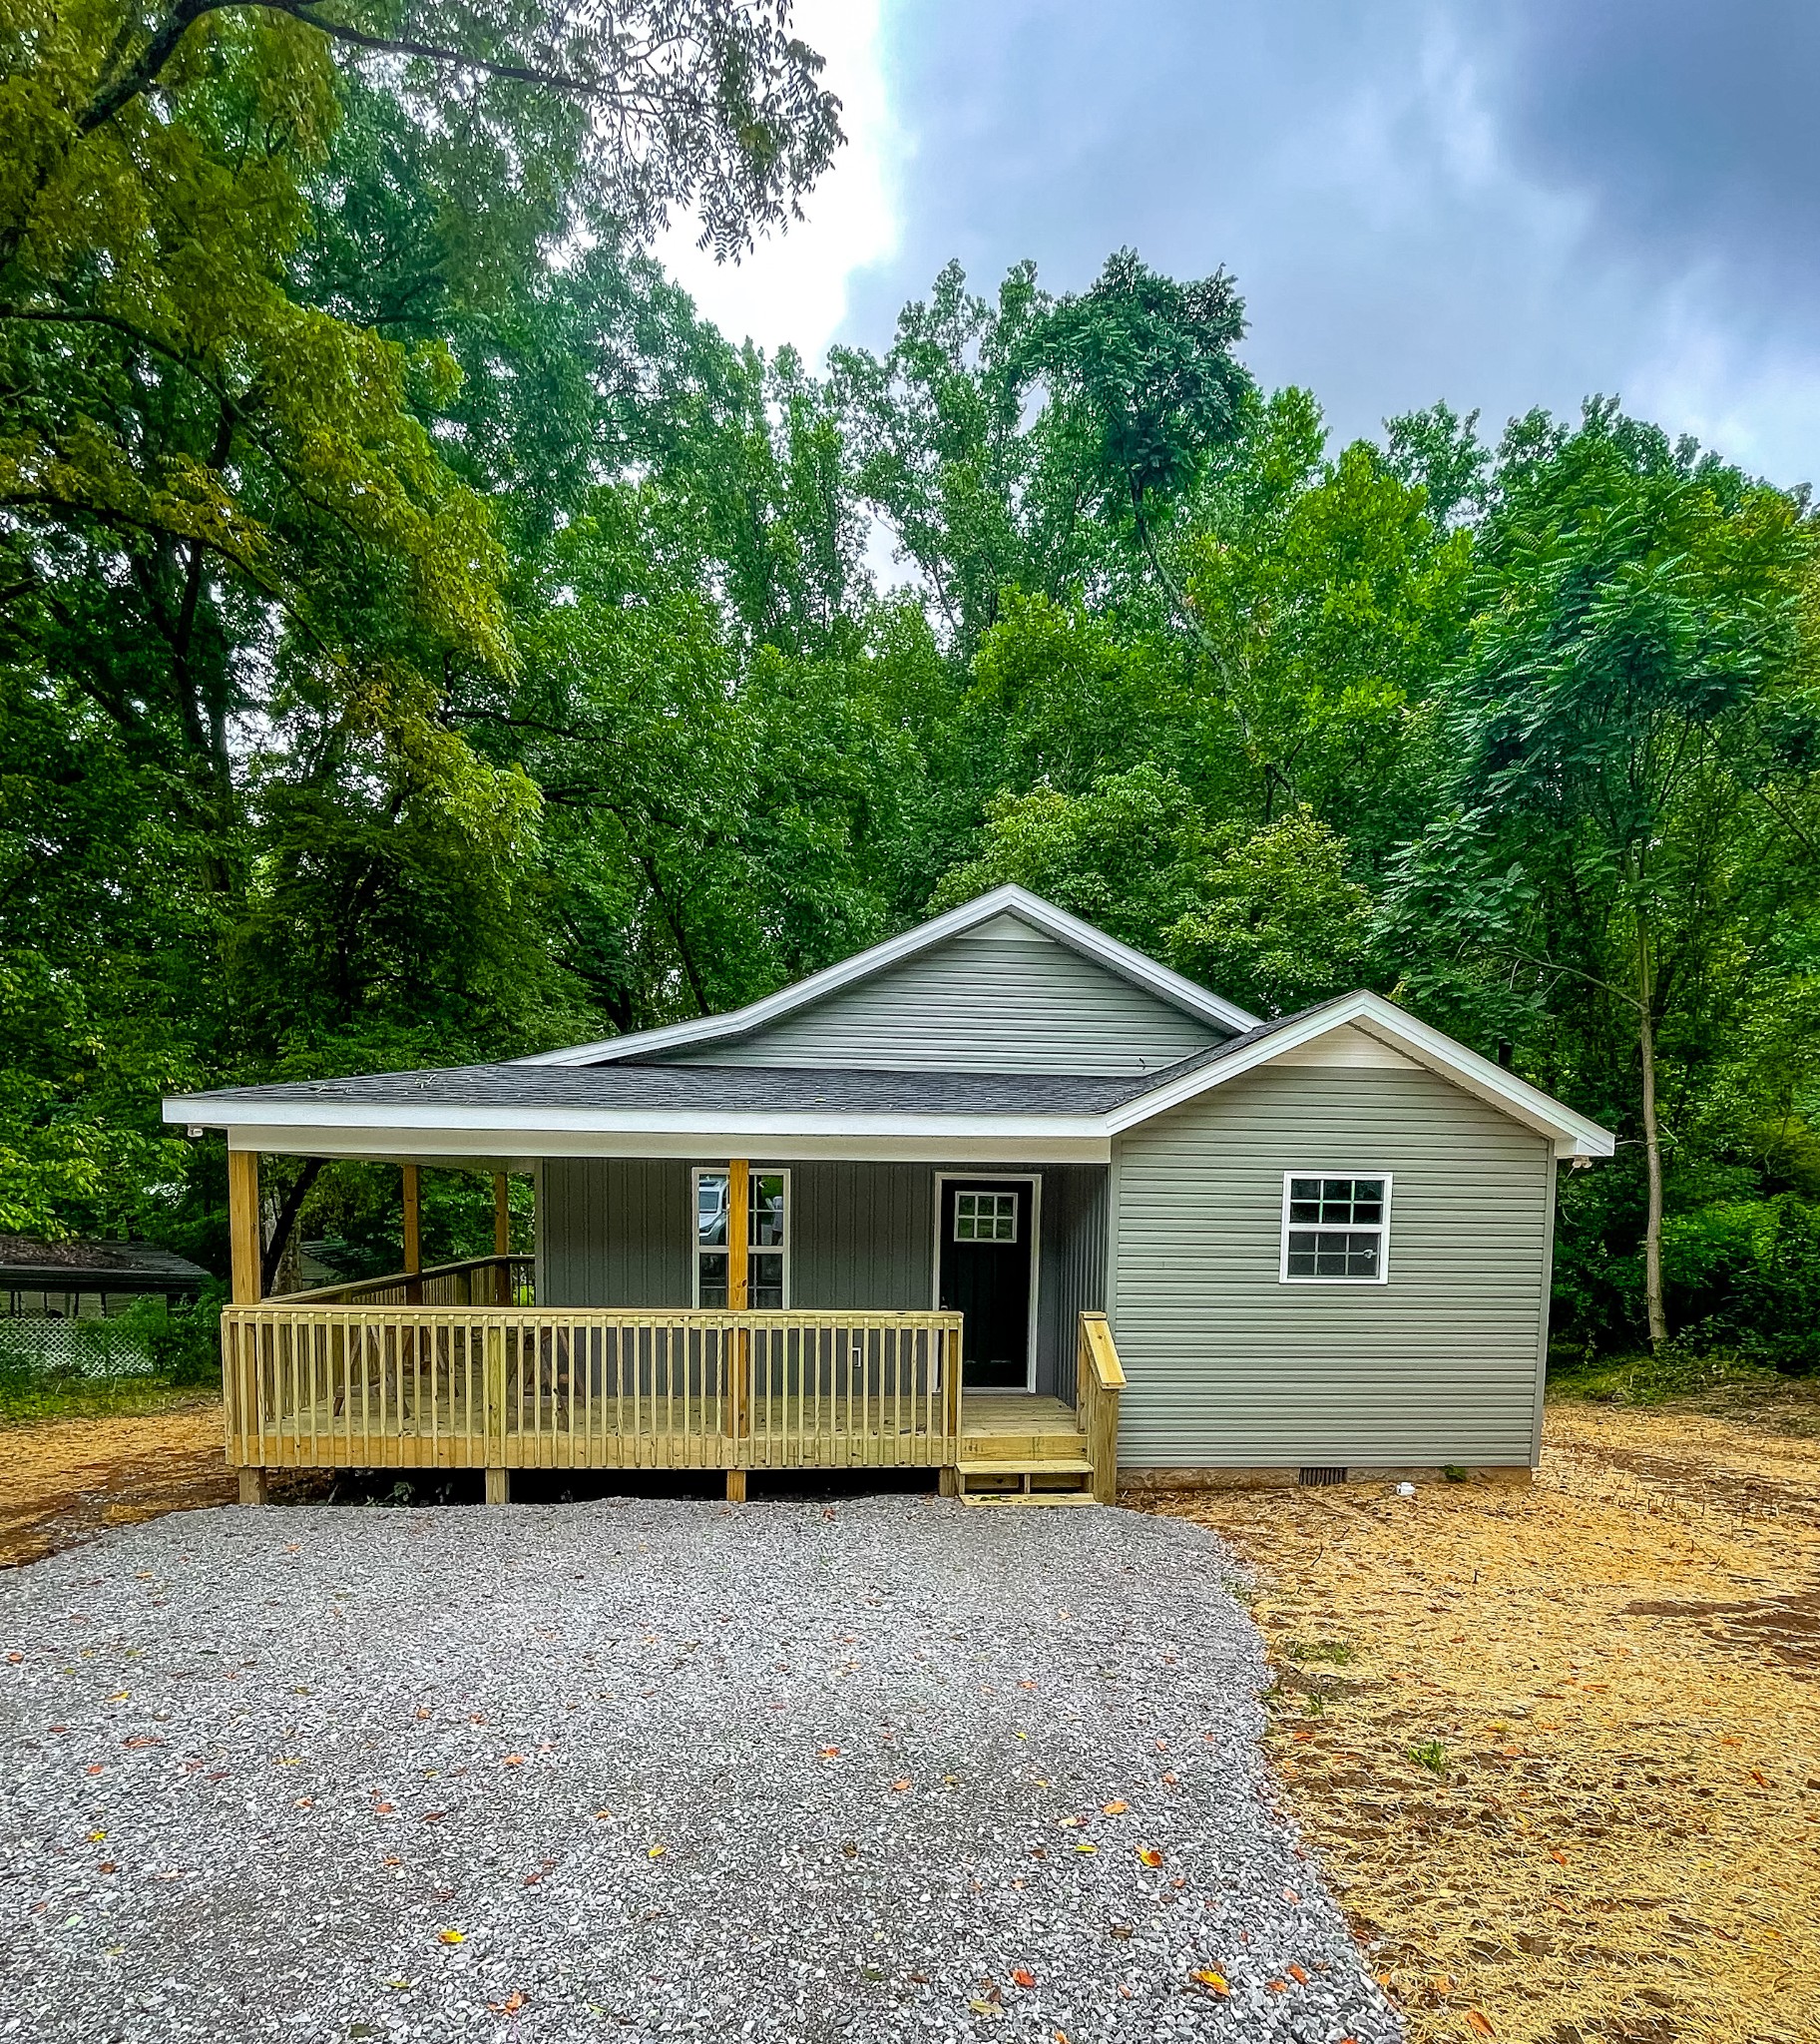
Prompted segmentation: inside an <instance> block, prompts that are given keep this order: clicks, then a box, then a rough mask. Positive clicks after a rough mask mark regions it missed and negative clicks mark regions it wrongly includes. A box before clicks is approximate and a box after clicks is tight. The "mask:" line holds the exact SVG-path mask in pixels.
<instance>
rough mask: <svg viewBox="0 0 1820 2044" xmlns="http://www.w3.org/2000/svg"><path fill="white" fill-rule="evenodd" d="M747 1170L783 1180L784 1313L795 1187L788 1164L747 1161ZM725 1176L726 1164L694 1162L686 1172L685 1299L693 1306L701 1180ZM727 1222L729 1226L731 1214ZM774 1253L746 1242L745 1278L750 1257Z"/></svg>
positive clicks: (697, 1283)
mask: <svg viewBox="0 0 1820 2044" xmlns="http://www.w3.org/2000/svg"><path fill="white" fill-rule="evenodd" d="M729 1161H730V1160H729ZM746 1171H747V1173H748V1175H749V1176H750V1177H752V1178H781V1179H782V1180H783V1243H782V1245H781V1247H782V1250H783V1305H782V1308H781V1309H782V1310H783V1311H785V1312H787V1311H788V1310H789V1304H790V1240H791V1238H792V1236H793V1235H794V1234H795V1232H796V1223H795V1206H796V1189H795V1187H794V1186H793V1185H792V1184H791V1183H790V1168H789V1166H788V1165H787V1164H770V1163H765V1164H757V1163H750V1162H748V1163H747V1165H746ZM726 1176H727V1165H725V1164H697V1165H696V1166H695V1167H694V1169H693V1170H692V1171H691V1172H690V1173H689V1174H688V1231H689V1242H688V1256H689V1273H688V1302H689V1304H690V1305H693V1306H698V1305H699V1304H700V1303H701V1257H702V1244H701V1237H700V1233H699V1230H700V1217H701V1181H702V1180H703V1179H704V1178H710V1177H711V1178H725V1177H726ZM748 1204H749V1202H748ZM728 1225H729V1226H730V1225H731V1221H730V1216H729V1221H728ZM710 1247H711V1245H710ZM776 1254H777V1251H776V1250H774V1249H765V1250H753V1249H752V1247H751V1245H750V1244H749V1243H748V1244H747V1245H746V1257H747V1260H748V1261H747V1266H746V1275H747V1279H748V1281H749V1279H750V1275H751V1266H750V1261H749V1260H750V1259H751V1258H752V1257H753V1256H761V1257H774V1256H775V1255H776Z"/></svg>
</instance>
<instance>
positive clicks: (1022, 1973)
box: [1011, 1966, 1037, 1987]
mask: <svg viewBox="0 0 1820 2044" xmlns="http://www.w3.org/2000/svg"><path fill="white" fill-rule="evenodd" d="M1011 1977H1012V1978H1013V1979H1014V1980H1015V1981H1016V1982H1017V1983H1018V1985H1019V1986H1020V1987H1034V1986H1035V1985H1036V1984H1037V1976H1036V1975H1035V1974H1034V1973H1033V1972H1032V1971H1031V1970H1030V1968H1029V1967H1028V1966H1013V1967H1012V1969H1011Z"/></svg>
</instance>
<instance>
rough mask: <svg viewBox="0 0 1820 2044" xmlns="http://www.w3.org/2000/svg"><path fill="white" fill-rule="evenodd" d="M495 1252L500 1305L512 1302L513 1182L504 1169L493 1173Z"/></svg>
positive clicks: (497, 1299) (495, 1297)
mask: <svg viewBox="0 0 1820 2044" xmlns="http://www.w3.org/2000/svg"><path fill="white" fill-rule="evenodd" d="M493 1254H494V1255H495V1256H496V1257H497V1258H498V1259H499V1268H498V1270H497V1271H496V1272H495V1273H494V1285H493V1297H494V1300H495V1302H496V1303H497V1304H499V1305H510V1304H511V1303H512V1182H511V1180H510V1179H508V1178H507V1176H506V1174H505V1173H504V1172H503V1171H496V1172H495V1173H494V1174H493Z"/></svg>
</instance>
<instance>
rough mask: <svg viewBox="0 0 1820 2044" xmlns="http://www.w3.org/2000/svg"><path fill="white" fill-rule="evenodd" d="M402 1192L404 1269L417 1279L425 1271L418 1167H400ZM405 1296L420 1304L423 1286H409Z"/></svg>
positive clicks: (406, 1287) (412, 1303)
mask: <svg viewBox="0 0 1820 2044" xmlns="http://www.w3.org/2000/svg"><path fill="white" fill-rule="evenodd" d="M398 1175H399V1178H400V1181H401V1187H400V1190H401V1191H402V1193H403V1196H404V1268H405V1273H406V1275H407V1276H408V1277H412V1278H414V1277H416V1276H417V1274H418V1273H419V1272H420V1271H421V1270H422V1269H423V1210H422V1208H421V1206H420V1204H419V1202H418V1196H417V1167H416V1165H414V1164H405V1165H401V1166H400V1167H399V1174H398ZM404 1295H405V1298H406V1300H407V1302H408V1303H410V1304H411V1305H416V1304H418V1303H419V1302H420V1301H421V1300H422V1297H423V1286H422V1285H421V1284H407V1285H406V1286H405V1287H404Z"/></svg>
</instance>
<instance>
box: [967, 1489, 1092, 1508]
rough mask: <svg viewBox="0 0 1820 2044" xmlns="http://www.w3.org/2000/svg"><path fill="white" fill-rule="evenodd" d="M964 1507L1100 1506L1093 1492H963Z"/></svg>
mask: <svg viewBox="0 0 1820 2044" xmlns="http://www.w3.org/2000/svg"><path fill="white" fill-rule="evenodd" d="M959 1496H960V1500H961V1503H962V1504H964V1505H1091V1504H1098V1503H1099V1499H1098V1498H1096V1497H1095V1496H1094V1494H1093V1492H1092V1491H1091V1490H963V1491H961V1492H960V1493H959Z"/></svg>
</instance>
